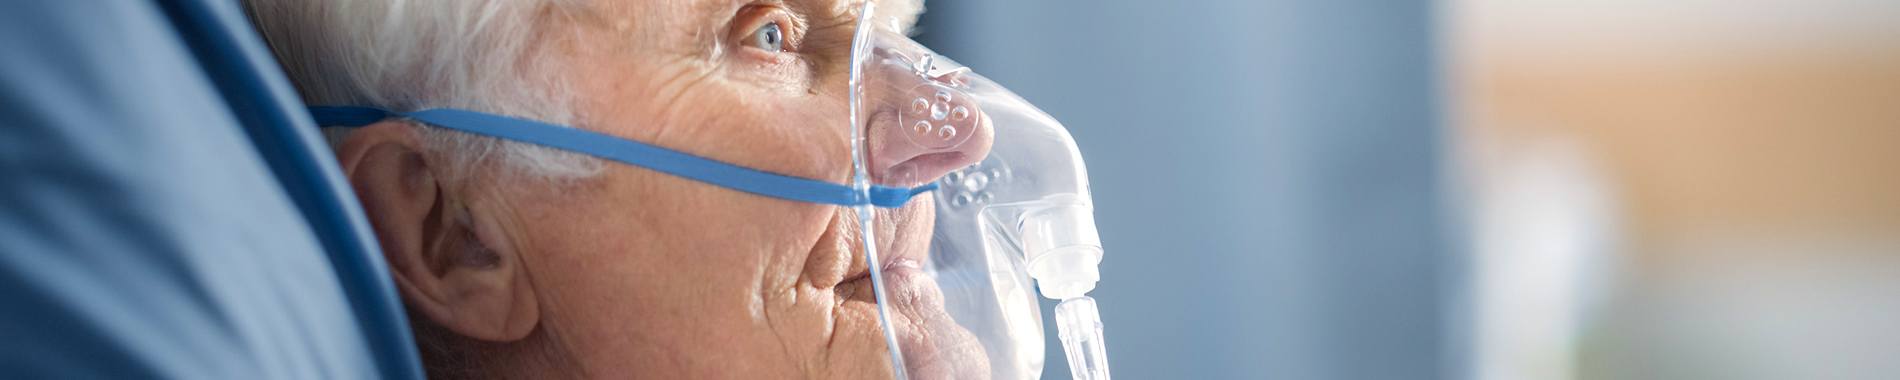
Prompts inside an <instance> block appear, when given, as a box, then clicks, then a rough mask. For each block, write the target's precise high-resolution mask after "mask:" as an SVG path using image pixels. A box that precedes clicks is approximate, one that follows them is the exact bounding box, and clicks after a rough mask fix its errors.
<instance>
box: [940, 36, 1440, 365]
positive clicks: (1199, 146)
mask: <svg viewBox="0 0 1900 380" xmlns="http://www.w3.org/2000/svg"><path fill="white" fill-rule="evenodd" d="M926 6H927V7H928V8H929V11H928V12H927V13H926V14H925V16H924V19H923V20H922V21H921V22H920V33H921V34H920V35H919V36H918V39H919V40H921V41H923V42H924V43H925V44H926V45H929V46H931V47H932V48H935V49H936V50H937V51H939V52H941V53H943V54H945V55H947V56H949V57H951V58H954V59H956V60H958V61H959V62H962V63H964V64H966V65H969V66H971V67H973V68H974V69H975V70H976V71H977V72H979V73H982V74H984V75H986V76H988V77H990V78H992V79H995V80H996V81H997V82H1000V83H1003V84H1005V85H1007V86H1009V87H1010V88H1012V89H1014V90H1015V91H1017V92H1018V93H1020V94H1021V95H1022V96H1023V97H1025V98H1027V99H1029V100H1030V101H1032V102H1035V103H1036V104H1037V105H1039V106H1041V107H1042V108H1043V109H1044V110H1045V111H1048V112H1049V113H1050V114H1052V115H1054V116H1055V117H1056V118H1057V119H1059V120H1062V121H1063V122H1064V124H1066V125H1067V126H1068V127H1069V129H1070V131H1071V132H1072V133H1073V134H1074V135H1075V138H1076V140H1077V142H1078V143H1079V144H1080V145H1081V147H1082V153H1083V156H1085V158H1086V159H1087V162H1088V165H1089V169H1090V176H1091V180H1092V182H1093V190H1094V193H1095V194H1094V195H1095V201H1096V204H1097V211H1096V216H1097V219H1098V220H1097V221H1098V224H1099V226H1100V229H1101V233H1102V239H1103V245H1104V248H1106V249H1107V256H1106V257H1105V258H1104V261H1103V263H1102V266H1101V268H1102V277H1103V281H1102V282H1101V284H1100V285H1099V287H1098V288H1097V289H1096V290H1095V291H1094V292H1092V293H1091V295H1092V296H1094V297H1096V298H1097V299H1098V300H1099V302H1100V305H1101V309H1102V313H1103V323H1104V324H1106V326H1107V342H1108V350H1109V358H1110V363H1112V367H1113V370H1114V374H1115V376H1116V377H1118V378H1124V379H1313V380H1323V379H1433V378H1443V377H1450V376H1454V375H1456V373H1457V372H1458V370H1457V368H1456V366H1455V365H1447V364H1446V363H1461V362H1462V361H1461V360H1459V359H1457V358H1455V357H1454V356H1455V355H1456V354H1457V353H1458V352H1460V351H1458V350H1453V349H1447V347H1448V346H1453V345H1456V341H1454V340H1451V339H1448V335H1447V333H1446V331H1447V330H1446V329H1447V328H1448V327H1450V328H1456V324H1455V323H1449V322H1447V321H1448V319H1447V318H1446V316H1447V314H1448V313H1450V310H1453V309H1452V308H1450V307H1448V306H1446V305H1447V304H1448V302H1449V301H1448V299H1450V298H1454V295H1453V294H1449V293H1447V292H1446V289H1448V288H1452V287H1448V286H1446V285H1445V283H1446V282H1447V281H1455V279H1456V278H1457V277H1455V276H1454V277H1447V276H1445V274H1444V273H1441V272H1442V271H1443V270H1444V269H1446V268H1459V267H1461V266H1459V265H1452V264H1449V263H1448V261H1455V260H1456V259H1458V258H1457V257H1456V256H1454V255H1451V254H1448V252H1451V250H1450V249H1448V247H1450V246H1451V245H1450V244H1451V243H1450V242H1448V240H1447V239H1445V238H1444V236H1446V234H1447V233H1448V232H1452V230H1453V229H1451V228H1447V227H1446V226H1448V225H1451V224H1448V223H1443V222H1444V221H1446V220H1449V218H1448V217H1447V216H1446V215H1445V214H1444V213H1442V212H1441V207H1442V204H1441V202H1440V198H1441V195H1442V194H1443V192H1442V191H1441V189H1440V188H1441V187H1442V186H1443V184H1442V183H1441V182H1440V180H1439V178H1440V167H1441V164H1440V163H1441V160H1440V157H1439V156H1440V154H1441V153H1442V150H1441V149H1440V148H1439V145H1440V144H1439V143H1440V140H1441V135H1440V132H1439V130H1438V128H1437V123H1436V119H1437V118H1438V117H1439V114H1438V111H1437V110H1438V107H1437V101H1436V97H1435V95H1436V93H1437V91H1438V90H1437V87H1436V85H1435V83H1436V82H1435V79H1434V78H1435V77H1434V75H1435V74H1436V72H1437V68H1436V66H1435V64H1434V54H1435V53H1434V41H1435V39H1434V30H1435V29H1434V28H1433V26H1432V23H1431V20H1432V18H1433V13H1432V12H1433V8H1432V6H1431V4H1430V3H1428V2H1423V1H1365V0H1194V1H1128V0H1096V1H1083V0H1035V1H1021V0H932V1H930V2H928V3H927V4H926ZM1049 306H1050V305H1048V304H1045V316H1047V313H1048V312H1047V311H1046V310H1047V308H1048V307H1049ZM1054 326H1055V324H1054V323H1053V322H1045V327H1046V328H1047V329H1048V331H1047V332H1048V335H1049V337H1048V339H1049V342H1051V343H1050V351H1049V355H1048V358H1049V362H1048V365H1047V366H1046V367H1047V370H1046V374H1045V376H1044V378H1045V379H1067V378H1069V374H1068V371H1067V370H1068V368H1067V364H1066V362H1065V361H1064V360H1063V354H1062V353H1061V351H1060V346H1059V345H1058V344H1056V343H1055V342H1056V340H1055V337H1054V328H1055V327H1054Z"/></svg>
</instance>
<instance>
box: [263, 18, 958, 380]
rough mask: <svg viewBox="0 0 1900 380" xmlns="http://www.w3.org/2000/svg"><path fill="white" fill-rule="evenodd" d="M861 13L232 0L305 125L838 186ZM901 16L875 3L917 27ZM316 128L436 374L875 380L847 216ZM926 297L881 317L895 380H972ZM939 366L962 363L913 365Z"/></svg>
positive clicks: (917, 207)
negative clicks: (530, 135) (554, 134)
mask: <svg viewBox="0 0 1900 380" xmlns="http://www.w3.org/2000/svg"><path fill="white" fill-rule="evenodd" d="M860 4H861V3H858V2H856V1H853V0H758V1H753V0H672V1H669V0H619V1H615V0H597V1H595V0H485V1H478V0H408V1H400V0H247V1H246V8H247V10H248V11H249V12H250V14H251V17H252V19H253V22H254V23H255V24H256V25H257V27H258V29H259V30H260V31H261V32H262V33H263V35H264V36H265V38H266V40H267V41H268V42H269V43H270V45H271V48H272V49H273V50H274V52H275V53H276V55H277V56H278V58H279V60H280V61H281V63H282V64H283V66H284V68H285V69H286V71H287V72H288V73H289V75H290V77H291V79H292V81H293V82H294V83H295V84H296V86H297V88H298V90H299V92H300V93H301V94H302V95H303V97H304V100H305V101H306V102H308V103H309V104H312V105H367V106H375V107H381V108H387V109H392V110H405V111H407V110H421V109H432V108H457V109H465V110H473V111H479V112H486V113H493V114H499V115H507V116H513V117H519V118H525V119H532V120H537V121H541V122H546V123H550V124H557V125H564V126H571V127H574V128H581V129H585V130H590V131H593V132H598V133H602V134H607V135H612V136H615V137H619V138H623V139H628V140H633V141H639V142H644V143H647V144H651V145H655V146H660V147H665V148H668V149H672V150H677V151H681V152H685V153H689V154H693V155H697V156H701V157H706V158H711V159H714V160H718V161H723V162H727V163H732V164H734V165H739V166H744V167H749V168H755V169H758V170H761V171H766V172H771V173H777V174H782V175H787V176H794V177H801V178H808V179H814V180H821V181H829V182H833V183H848V182H849V179H850V176H851V175H852V165H851V149H852V148H851V146H850V141H849V140H850V138H849V133H850V131H849V129H848V128H847V127H846V126H848V125H850V121H849V114H848V112H847V111H846V110H847V109H848V103H847V99H848V96H847V91H846V83H847V80H848V74H849V67H847V66H849V64H848V62H849V59H848V56H849V55H848V52H849V49H850V48H851V43H850V42H851V40H852V35H853V31H854V28H855V22H856V17H857V15H856V12H857V10H858V9H859V5H860ZM917 5H918V4H914V3H911V4H905V3H898V4H883V7H884V8H885V9H887V10H888V9H890V8H905V7H908V8H909V9H911V10H912V11H911V14H913V15H914V13H915V10H916V9H917ZM325 133H326V135H327V136H328V137H330V138H331V141H332V144H333V147H334V148H335V151H336V155H337V159H338V161H339V162H340V163H341V166H342V168H343V171H344V173H345V175H346V176H347V177H348V178H349V180H350V182H351V184H352V185H353V186H354V188H355V190H356V194H357V196H358V197H359V198H360V199H361V200H362V202H363V207H364V209H365V211H366V212H367V214H368V217H369V220H370V222H371V224H372V225H373V226H374V229H375V233H376V235H377V237H378V239H379V240H380V242H381V245H382V250H383V253H384V255H386V259H387V261H388V263H389V266H390V268H391V269H392V271H393V274H394V276H395V280H396V284H397V285H398V288H399V289H400V292H401V295H402V298H403V300H404V302H405V304H406V306H407V307H408V310H409V315H410V318H411V324H412V326H413V327H414V329H415V333H416V335H417V341H418V344H419V346H420V347H419V348H420V350H421V352H422V353H423V356H424V361H425V363H426V364H427V366H428V371H429V374H430V376H431V377H433V378H507V379H521V378H657V379H705V378H745V379H757V378H890V377H891V376H892V372H893V371H892V370H893V369H892V365H891V364H890V356H889V350H888V349H887V347H886V343H885V340H884V336H883V330H882V329H883V327H882V326H881V325H880V322H879V320H878V316H877V311H876V307H877V306H876V304H875V303H874V301H873V295H872V290H871V289H872V288H871V285H870V279H869V276H868V274H867V265H866V263H865V257H864V253H863V252H862V249H859V247H861V245H859V244H858V243H859V240H858V239H859V235H860V234H859V233H857V230H856V228H854V227H853V226H855V225H857V224H858V222H857V221H856V219H857V218H856V217H855V214H854V213H852V212H850V210H849V209H847V208H845V207H839V206H831V205H823V204H815V203H805V202H796V201H789V200H785V199H778V198H771V197H764V196H759V195H755V194H749V193H744V192H740V191H735V190H731V189H727V188H722V187H717V186H713V185H709V184H706V183H702V182H697V181H693V180H690V179H686V178H680V177H677V176H672V175H668V174H664V173H660V172H655V171H652V170H648V169H645V168H641V167H636V166H631V165H623V164H617V163H612V162H608V161H604V160H600V159H598V158H594V157H590V156H585V155H580V154H575V153H572V152H565V151H561V150H556V149H550V148H547V147H542V146H536V145H532V144H526V143H521V142H515V141H507V140H501V139H496V138H492V137H485V136H479V135H474V134H469V133H464V132H458V131H451V130H447V129H442V128H437V127H433V126H429V125H426V124H423V123H419V122H416V121H413V120H408V119H389V120H385V121H382V122H377V123H374V124H370V125H367V126H363V127H358V128H342V127H331V128H327V129H326V130H325ZM985 138H987V137H985ZM971 145H972V146H973V148H972V149H976V150H982V149H987V143H984V144H971ZM967 153H969V154H961V155H948V156H943V155H939V156H933V157H929V158H930V160H929V161H928V162H904V160H903V159H902V158H900V159H899V160H895V161H898V162H892V163H891V164H893V165H908V167H909V169H908V170H918V169H917V168H919V167H921V168H923V169H922V171H924V172H927V173H924V174H923V175H921V176H920V177H921V178H934V176H935V175H941V174H942V173H943V172H947V171H949V170H951V169H954V168H958V167H962V166H967V165H969V164H972V163H974V162H975V161H976V160H977V159H980V158H981V156H982V154H983V153H982V152H981V151H972V152H967ZM913 161H915V160H913ZM868 170H879V168H876V167H873V168H868ZM926 198H927V197H926ZM931 210H932V207H931V205H930V201H929V200H925V199H922V198H920V199H919V200H918V201H916V202H912V203H911V205H910V206H907V207H904V208H901V209H891V210H885V211H882V212H885V213H887V214H880V215H879V217H878V220H879V221H881V222H882V221H892V222H891V223H880V224H879V225H878V226H877V229H876V230H874V231H873V232H874V233H876V234H879V236H893V237H894V238H891V239H885V240H883V241H881V242H879V243H880V244H883V245H884V247H880V248H879V249H881V250H884V251H886V252H923V251H925V250H926V248H927V247H926V244H928V240H929V239H928V234H929V231H930V228H931V225H930V223H929V220H931V217H930V212H931ZM925 284H926V285H927V286H922V287H918V288H917V289H906V291H911V292H915V293H916V294H899V295H897V296H898V297H917V298H915V299H929V297H930V296H931V293H932V292H935V291H937V290H936V289H934V285H929V284H928V282H925ZM940 303H941V302H940V301H939V302H936V303H933V302H898V303H896V304H895V305H896V306H894V308H893V309H892V310H891V311H892V319H893V321H892V325H893V326H895V328H896V329H898V332H897V335H898V336H899V337H900V339H899V341H900V342H901V343H900V344H901V345H903V346H905V347H904V348H905V349H906V351H905V354H906V355H907V356H911V359H910V361H909V363H911V364H910V365H909V367H912V368H909V369H908V370H909V372H910V373H911V375H912V376H913V377H917V378H980V377H984V376H987V375H988V372H987V369H985V367H984V365H983V364H982V361H983V360H985V359H984V358H983V354H982V353H981V348H980V346H977V345H975V344H974V343H969V344H958V343H956V342H957V341H959V340H961V341H970V340H973V338H971V337H970V336H969V333H968V332H965V331H961V329H959V328H957V327H956V326H955V325H954V323H952V322H950V321H949V318H948V317H946V316H944V315H943V313H944V312H943V307H942V306H941V304H940ZM946 342H949V344H946ZM946 346H948V347H958V346H961V347H968V348H969V349H967V350H933V349H931V347H946ZM918 358H923V359H918ZM918 363H923V364H918ZM933 363H939V364H933ZM950 363H954V365H952V364H950ZM966 370H967V371H968V372H955V371H966Z"/></svg>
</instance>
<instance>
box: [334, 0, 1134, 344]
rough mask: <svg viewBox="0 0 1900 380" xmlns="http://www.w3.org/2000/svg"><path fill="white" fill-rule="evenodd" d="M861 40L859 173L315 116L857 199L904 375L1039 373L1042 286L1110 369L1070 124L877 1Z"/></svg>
mask: <svg viewBox="0 0 1900 380" xmlns="http://www.w3.org/2000/svg"><path fill="white" fill-rule="evenodd" d="M855 33H856V34H855V35H854V37H853V40H852V48H851V57H850V58H851V61H850V64H851V65H852V66H851V77H850V82H849V86H850V87H849V90H850V98H851V99H850V100H851V101H850V103H851V108H850V110H849V112H850V125H848V126H842V127H848V128H850V129H851V130H850V132H849V134H848V135H849V136H851V137H850V138H851V141H850V144H851V145H852V149H851V151H852V155H853V156H852V169H853V172H854V176H853V181H852V183H850V184H840V183H832V182H826V181H820V180H813V179H808V178H799V177H792V176H786V175H781V174H776V173H770V172H765V171H760V170H754V169H751V168H746V167H741V166H737V165H732V164H729V163H725V162H720V161H717V160H713V159H708V158H704V157H699V156H695V155H692V154H687V153H684V152H680V151H675V150H672V149H668V148H666V147H662V146H655V145H650V144H647V143H643V142H639V141H633V140H627V139H621V138H617V137H613V136H609V135H604V134H600V133H595V132H590V131H586V130H583V129H578V128H565V127H561V126H556V125H551V124H546V123H541V122H537V121H532V120H525V119H518V118H512V117H506V116H501V115H494V114H488V113H482V112H475V111H469V110H460V109H447V108H438V109H428V110H419V111H399V110H390V109H384V108H378V107H372V106H352V105H336V106H313V107H310V111H311V115H312V116H313V117H314V118H316V120H317V121H318V123H319V124H320V125H334V126H363V125H369V124H372V123H376V122H378V121H380V120H383V119H386V118H389V117H398V116H399V117H404V118H409V119H413V120H416V121H420V122H425V123H429V124H432V125H436V126H440V127H445V128H451V129H456V130H460V131H464V132H470V133H477V134H483V135H488V136H494V137H499V138H505V139H510V140H517V141H524V142H530V143H535V144H540V145H544V146H549V147H554V148H559V149H564V150H569V151H574V152H581V153H586V154H589V155H593V156H596V157H601V158H605V159H610V160H614V161H618V162H622V163H626V164H630V165H635V166H640V167H644V168H647V169H652V170H655V171H659V172H663V173H668V174H672V175H676V176H680V177H683V178H689V179H693V180H696V181H700V182H704V183H707V184H712V185H717V186H720V187H725V188H728V189H733V190H738V191H744V192H748V193H753V194H758V195H763V196H769V197H776V198H781V199H785V200H790V201H799V202H810V203H819V204H829V205H838V206H843V207H851V208H853V209H855V210H856V212H857V214H858V216H859V221H860V223H861V224H860V225H859V226H858V227H859V229H858V231H856V232H857V233H858V234H859V236H860V237H861V241H862V242H863V245H864V246H863V248H864V252H865V256H866V261H867V262H866V264H868V265H869V267H870V278H871V280H872V283H873V285H872V286H873V288H874V289H875V293H876V298H877V310H878V318H879V320H880V323H881V326H882V328H883V332H884V338H885V341H886V342H887V343H888V344H889V347H890V352H889V353H890V358H891V363H892V367H893V369H895V370H896V373H897V377H898V378H900V379H976V378H985V377H987V378H991V379H1036V378H1039V377H1040V376H1041V373H1042V365H1043V351H1044V347H1045V346H1044V342H1043V330H1042V329H1043V326H1042V315H1041V312H1040V309H1039V308H1038V304H1037V302H1036V296H1037V295H1038V294H1040V295H1041V296H1043V297H1048V298H1051V299H1058V300H1062V303H1061V304H1060V305H1059V306H1056V309H1055V313H1056V318H1055V320H1056V328H1057V329H1058V332H1059V334H1058V336H1060V337H1061V340H1062V347H1063V349H1064V350H1065V351H1067V352H1068V359H1069V366H1070V369H1071V370H1072V372H1073V373H1074V374H1075V378H1076V379H1088V380H1106V379H1108V378H1109V377H1108V363H1107V360H1106V359H1107V356H1106V354H1105V351H1104V347H1105V346H1104V345H1103V342H1102V323H1101V318H1100V317H1099V315H1098V314H1097V312H1096V308H1095V300H1094V299H1092V298H1089V297H1088V296H1087V294H1088V292H1089V290H1091V289H1094V288H1095V282H1096V280H1098V279H1100V278H1101V276H1100V274H1099V273H1098V272H1097V271H1096V264H1097V263H1099V262H1101V260H1102V243H1101V239H1100V238H1099V237H1097V236H1096V233H1095V215H1094V206H1093V203H1091V201H1090V200H1089V187H1088V174H1087V172H1086V171H1085V170H1084V169H1083V167H1082V156H1081V154H1080V153H1078V152H1077V151H1076V146H1075V141H1074V140H1073V139H1071V138H1070V137H1069V132H1068V131H1067V130H1065V129H1063V128H1062V124H1060V123H1057V122H1056V121H1055V119H1053V118H1050V117H1049V115H1048V114H1045V113H1043V112H1042V111H1041V110H1037V109H1036V107H1035V106H1031V105H1029V102H1026V101H1024V100H1023V99H1022V98H1021V97H1018V96H1016V94H1013V93H1010V92H1009V90H1005V89H1003V87H1002V86H998V85H997V84H996V83H994V82H990V80H989V79H985V78H983V76H981V75H976V74H975V73H972V72H970V70H969V69H967V68H964V67H963V66H961V65H958V64H956V63H955V62H952V61H950V60H949V59H946V58H944V57H942V56H939V55H937V54H936V53H933V52H931V51H930V49H926V48H924V47H923V46H921V45H918V44H917V43H916V42H914V41H911V40H910V38H908V37H905V36H904V35H903V34H901V33H900V32H899V29H898V27H897V20H896V19H895V18H892V17H888V16H882V15H879V14H878V13H877V12H876V8H875V7H874V5H873V4H872V3H866V4H865V5H864V8H863V9H862V13H861V16H860V19H859V20H858V28H857V30H856V32H855ZM839 111H845V110H839ZM839 135H845V134H839ZM971 162H975V163H976V164H975V165H970V164H969V163H971ZM933 190H934V191H933Z"/></svg>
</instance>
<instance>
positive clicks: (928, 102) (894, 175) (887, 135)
mask: <svg viewBox="0 0 1900 380" xmlns="http://www.w3.org/2000/svg"><path fill="white" fill-rule="evenodd" d="M961 75H962V74H961V72H950V73H946V74H942V75H941V76H938V77H935V78H928V80H924V81H921V82H923V83H917V84H916V85H914V86H908V87H909V88H903V89H898V88H892V89H889V90H890V91H887V92H885V93H886V94H888V96H885V97H884V98H885V99H880V101H878V102H876V103H878V104H883V105H884V106H883V107H880V108H881V110H882V112H876V113H875V114H874V115H873V116H872V122H871V123H870V126H869V128H870V131H868V133H866V134H865V137H866V138H867V139H868V141H865V143H866V144H867V146H868V147H869V148H870V149H869V153H868V157H866V158H867V160H866V162H865V165H866V169H867V170H869V171H870V173H868V174H870V175H871V179H872V181H873V182H876V183H878V184H882V185H885V186H901V187H914V186H919V185H923V184H925V183H929V182H930V181H935V180H937V178H938V177H942V176H943V175H944V174H945V173H949V172H950V171H952V170H957V169H961V168H963V167H966V166H970V165H974V164H976V163H977V162H978V161H982V160H983V158H984V157H986V156H988V155H989V152H990V146H991V144H992V143H993V142H994V141H993V140H994V136H995V134H996V133H995V128H994V127H993V126H992V124H991V121H990V118H989V116H988V115H985V114H984V113H983V111H982V108H981V107H979V104H977V102H976V99H974V98H972V97H971V96H970V95H969V94H968V93H966V92H964V91H963V89H964V88H965V87H963V84H965V83H968V81H967V80H965V79H964V78H962V77H961ZM916 82H917V81H913V82H912V83H916Z"/></svg>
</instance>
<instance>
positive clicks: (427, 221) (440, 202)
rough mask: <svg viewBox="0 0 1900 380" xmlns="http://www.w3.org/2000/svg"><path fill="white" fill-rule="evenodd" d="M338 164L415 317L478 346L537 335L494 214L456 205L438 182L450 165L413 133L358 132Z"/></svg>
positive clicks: (392, 127) (523, 279)
mask: <svg viewBox="0 0 1900 380" xmlns="http://www.w3.org/2000/svg"><path fill="white" fill-rule="evenodd" d="M337 159H338V161H340V163H341V164H342V166H343V173H344V176H346V177H348V178H349V179H350V185H351V186H352V187H354V188H355V189H356V196H357V198H359V199H361V200H362V202H363V211H364V212H365V213H366V214H367V215H368V216H369V221H370V225H371V226H372V227H373V228H374V229H375V231H376V237H377V240H378V241H379V242H381V243H382V248H383V257H384V259H385V260H387V261H388V262H389V268H390V271H391V272H392V274H393V275H394V276H395V279H396V287H397V289H398V290H399V291H400V292H401V293H402V298H403V301H404V302H405V303H407V304H408V305H409V306H410V309H411V310H414V311H419V312H421V313H423V314H425V315H426V316H427V317H428V318H429V319H430V320H431V321H434V322H435V323H436V324H439V325H442V326H443V327H446V328H448V329H449V330H451V331H455V332H456V333H458V334H462V335H466V336H468V337H470V338H475V339H481V340H488V341H498V342H505V341H513V340H517V339H521V338H522V337H524V336H527V335H528V332H529V331H531V330H533V328H534V326H535V324H536V323H538V322H539V318H540V310H539V304H538V303H537V302H536V299H535V298H534V287H533V284H532V282H531V281H529V279H528V273H527V272H526V269H525V268H524V267H523V265H522V260H521V256H520V252H519V251H518V250H517V249H516V247H514V245H513V244H512V241H513V240H512V239H510V238H508V235H507V234H506V232H507V231H504V230H503V229H502V228H500V226H501V224H499V223H496V221H495V220H494V218H493V217H495V216H499V215H484V214H485V213H483V212H479V210H475V209H471V208H470V207H468V205H467V204H465V203H463V202H461V199H463V198H462V197H461V196H460V194H458V193H457V190H456V189H451V188H449V187H448V186H446V184H445V183H444V182H443V181H441V180H440V178H443V177H442V176H441V175H440V174H445V172H444V171H445V170H450V168H449V167H448V166H446V165H443V164H441V163H438V162H434V161H432V157H431V156H430V155H428V154H425V153H424V151H423V150H422V149H421V144H420V139H419V138H418V136H417V133H416V130H415V129H413V128H412V127H410V126H408V125H404V124H402V123H399V122H393V121H385V122H380V123H376V124H372V125H369V126H365V127H362V128H359V129H357V130H356V131H353V132H351V133H350V135H349V137H348V138H347V139H345V140H344V142H343V145H342V146H341V147H339V148H338V149H337ZM486 214H494V213H486ZM485 216H487V217H485Z"/></svg>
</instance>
